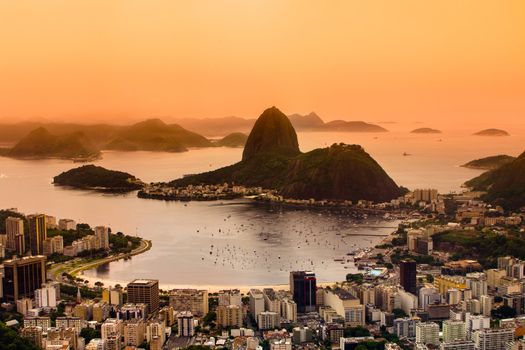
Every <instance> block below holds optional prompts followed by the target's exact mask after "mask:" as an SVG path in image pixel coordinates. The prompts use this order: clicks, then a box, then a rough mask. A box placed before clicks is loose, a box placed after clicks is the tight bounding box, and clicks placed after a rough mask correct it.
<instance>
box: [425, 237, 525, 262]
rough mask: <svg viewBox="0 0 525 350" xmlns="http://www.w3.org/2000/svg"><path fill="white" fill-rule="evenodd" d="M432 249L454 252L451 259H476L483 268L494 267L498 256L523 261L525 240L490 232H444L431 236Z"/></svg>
mask: <svg viewBox="0 0 525 350" xmlns="http://www.w3.org/2000/svg"><path fill="white" fill-rule="evenodd" d="M432 239H433V241H434V249H436V250H441V251H449V252H454V255H453V256H452V258H453V259H455V260H459V259H464V258H472V259H476V260H478V261H479V262H480V264H481V265H483V267H485V268H492V267H494V266H496V262H497V258H498V257H499V256H507V255H510V256H515V257H517V258H520V259H525V238H524V237H523V236H522V235H509V236H503V235H499V234H497V233H494V232H492V231H487V232H480V231H446V232H441V233H437V234H435V235H434V236H432Z"/></svg>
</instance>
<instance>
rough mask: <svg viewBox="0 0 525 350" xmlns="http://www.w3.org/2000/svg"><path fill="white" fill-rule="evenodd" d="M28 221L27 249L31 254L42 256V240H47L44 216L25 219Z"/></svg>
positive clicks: (39, 215) (37, 215) (38, 215)
mask: <svg viewBox="0 0 525 350" xmlns="http://www.w3.org/2000/svg"><path fill="white" fill-rule="evenodd" d="M27 219H28V221H29V248H30V249H31V254H33V255H41V254H43V251H44V247H43V242H44V239H46V238H47V228H46V216H45V215H44V214H34V215H29V216H28V217H27Z"/></svg>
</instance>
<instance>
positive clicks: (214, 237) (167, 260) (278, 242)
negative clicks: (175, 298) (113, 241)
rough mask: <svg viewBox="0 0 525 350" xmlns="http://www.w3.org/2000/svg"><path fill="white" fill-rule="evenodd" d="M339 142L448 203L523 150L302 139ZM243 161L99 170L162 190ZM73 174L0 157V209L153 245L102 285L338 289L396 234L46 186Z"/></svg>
mask: <svg viewBox="0 0 525 350" xmlns="http://www.w3.org/2000/svg"><path fill="white" fill-rule="evenodd" d="M335 142H345V143H355V144H361V145H362V146H363V147H364V148H365V149H366V151H367V152H369V153H370V154H371V155H372V156H373V157H374V158H375V159H376V160H377V161H378V162H379V164H381V165H382V166H383V167H384V169H385V170H386V171H387V172H388V173H389V175H390V176H391V177H392V178H393V179H394V180H395V181H396V182H397V183H398V184H399V185H403V186H406V187H408V188H411V189H414V188H427V187H431V188H437V189H438V190H439V191H440V192H445V193H448V192H450V191H459V190H461V184H462V183H464V181H465V180H468V179H470V178H472V177H474V176H477V175H478V174H480V173H481V171H478V170H471V169H465V168H462V167H460V165H461V164H463V163H465V162H467V161H470V160H472V159H475V158H479V157H484V156H489V155H495V154H510V155H518V154H520V153H521V152H522V151H524V150H525V132H523V131H519V130H518V131H515V132H513V133H512V136H510V137H503V138H482V137H475V136H470V134H469V132H468V131H464V132H462V131H455V132H445V133H443V134H439V135H413V134H409V133H407V132H406V131H403V130H399V131H396V130H394V131H392V132H390V133H383V134H355V133H317V132H313V133H299V144H300V147H301V150H302V151H308V150H311V149H314V148H317V147H325V146H328V145H330V144H332V143H335ZM404 153H407V154H410V155H408V156H405V155H403V154H404ZM241 154H242V149H231V148H210V149H198V150H191V151H189V152H185V153H176V154H173V153H153V152H105V153H104V155H103V159H101V160H98V161H96V162H95V164H97V165H101V166H104V167H107V168H109V169H113V170H121V171H127V172H130V173H132V174H134V175H135V176H137V177H139V178H141V179H142V180H144V181H164V180H171V179H174V178H177V177H180V176H183V175H184V174H191V173H197V172H202V171H206V170H211V169H215V168H218V167H221V166H225V165H228V164H231V163H233V162H235V161H237V160H239V159H240V157H241ZM76 166H78V164H73V163H72V162H68V161H63V160H38V161H35V160H13V159H9V158H1V157H0V208H11V207H15V208H18V209H19V210H20V211H22V212H24V213H26V214H29V213H33V212H43V213H46V214H48V215H53V216H56V217H57V218H71V219H74V220H76V221H77V222H86V223H89V224H91V225H109V226H111V227H112V230H113V231H115V232H116V231H122V232H125V233H127V234H131V235H139V236H141V237H144V238H146V239H150V240H151V241H152V243H153V247H152V249H151V250H150V251H148V252H146V253H144V254H141V255H138V256H135V257H133V258H131V259H130V260H127V261H117V262H113V263H110V264H107V265H103V266H100V267H99V268H97V269H93V270H89V271H85V273H84V275H85V276H86V278H89V279H90V280H101V281H104V282H105V283H106V285H107V284H114V283H120V284H125V283H127V282H129V281H131V280H132V279H134V278H157V279H159V280H160V283H161V285H162V286H163V287H172V286H215V287H219V286H220V287H233V286H248V285H275V284H285V283H287V281H288V273H289V271H290V270H296V269H307V270H313V271H315V272H316V273H317V276H318V279H319V281H335V280H341V279H344V276H345V274H346V273H348V272H350V271H352V267H351V266H350V265H348V264H341V262H339V261H334V259H338V258H341V257H343V256H345V254H346V253H348V252H350V251H352V250H354V249H356V248H365V247H369V246H373V245H375V244H376V243H378V242H379V241H380V240H381V239H382V237H384V236H385V235H387V234H389V233H390V232H392V231H393V230H394V228H395V227H396V226H397V223H396V222H389V221H381V220H372V219H371V220H368V221H362V222H354V221H352V220H351V219H350V218H348V217H345V216H339V215H333V214H331V215H330V214H327V213H319V212H316V211H307V210H284V211H277V210H272V209H270V208H268V207H265V206H260V205H254V204H253V203H251V202H249V201H246V200H235V201H221V202H190V203H179V202H164V201H156V200H147V199H139V198H137V197H136V196H135V194H134V193H130V194H125V195H113V194H101V193H96V192H92V191H82V190H68V189H63V188H58V187H54V186H53V185H52V183H51V182H52V178H53V176H55V175H57V174H59V173H60V172H62V171H65V170H68V169H70V168H73V167H76ZM1 230H2V229H1V228H0V231H1Z"/></svg>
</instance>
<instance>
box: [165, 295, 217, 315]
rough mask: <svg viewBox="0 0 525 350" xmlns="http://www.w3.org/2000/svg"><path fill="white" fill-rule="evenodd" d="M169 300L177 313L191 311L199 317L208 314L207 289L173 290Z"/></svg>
mask: <svg viewBox="0 0 525 350" xmlns="http://www.w3.org/2000/svg"><path fill="white" fill-rule="evenodd" d="M169 298H170V306H171V307H172V308H173V310H175V311H190V312H191V313H192V314H193V315H194V316H198V317H202V316H204V315H206V314H207V313H208V308H209V306H208V291H207V290H205V289H173V290H171V291H170V296H169Z"/></svg>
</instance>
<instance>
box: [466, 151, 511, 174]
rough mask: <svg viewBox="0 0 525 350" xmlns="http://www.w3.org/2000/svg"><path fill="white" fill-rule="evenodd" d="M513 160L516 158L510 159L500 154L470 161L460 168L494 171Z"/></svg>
mask: <svg viewBox="0 0 525 350" xmlns="http://www.w3.org/2000/svg"><path fill="white" fill-rule="evenodd" d="M515 159H516V157H511V156H507V155H503V154H502V155H498V156H491V157H485V158H480V159H475V160H471V161H470V162H468V163H465V164H463V165H462V167H464V168H470V169H481V170H494V169H497V168H500V167H501V166H503V165H505V164H509V163H512V162H513V161H514V160H515Z"/></svg>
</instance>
